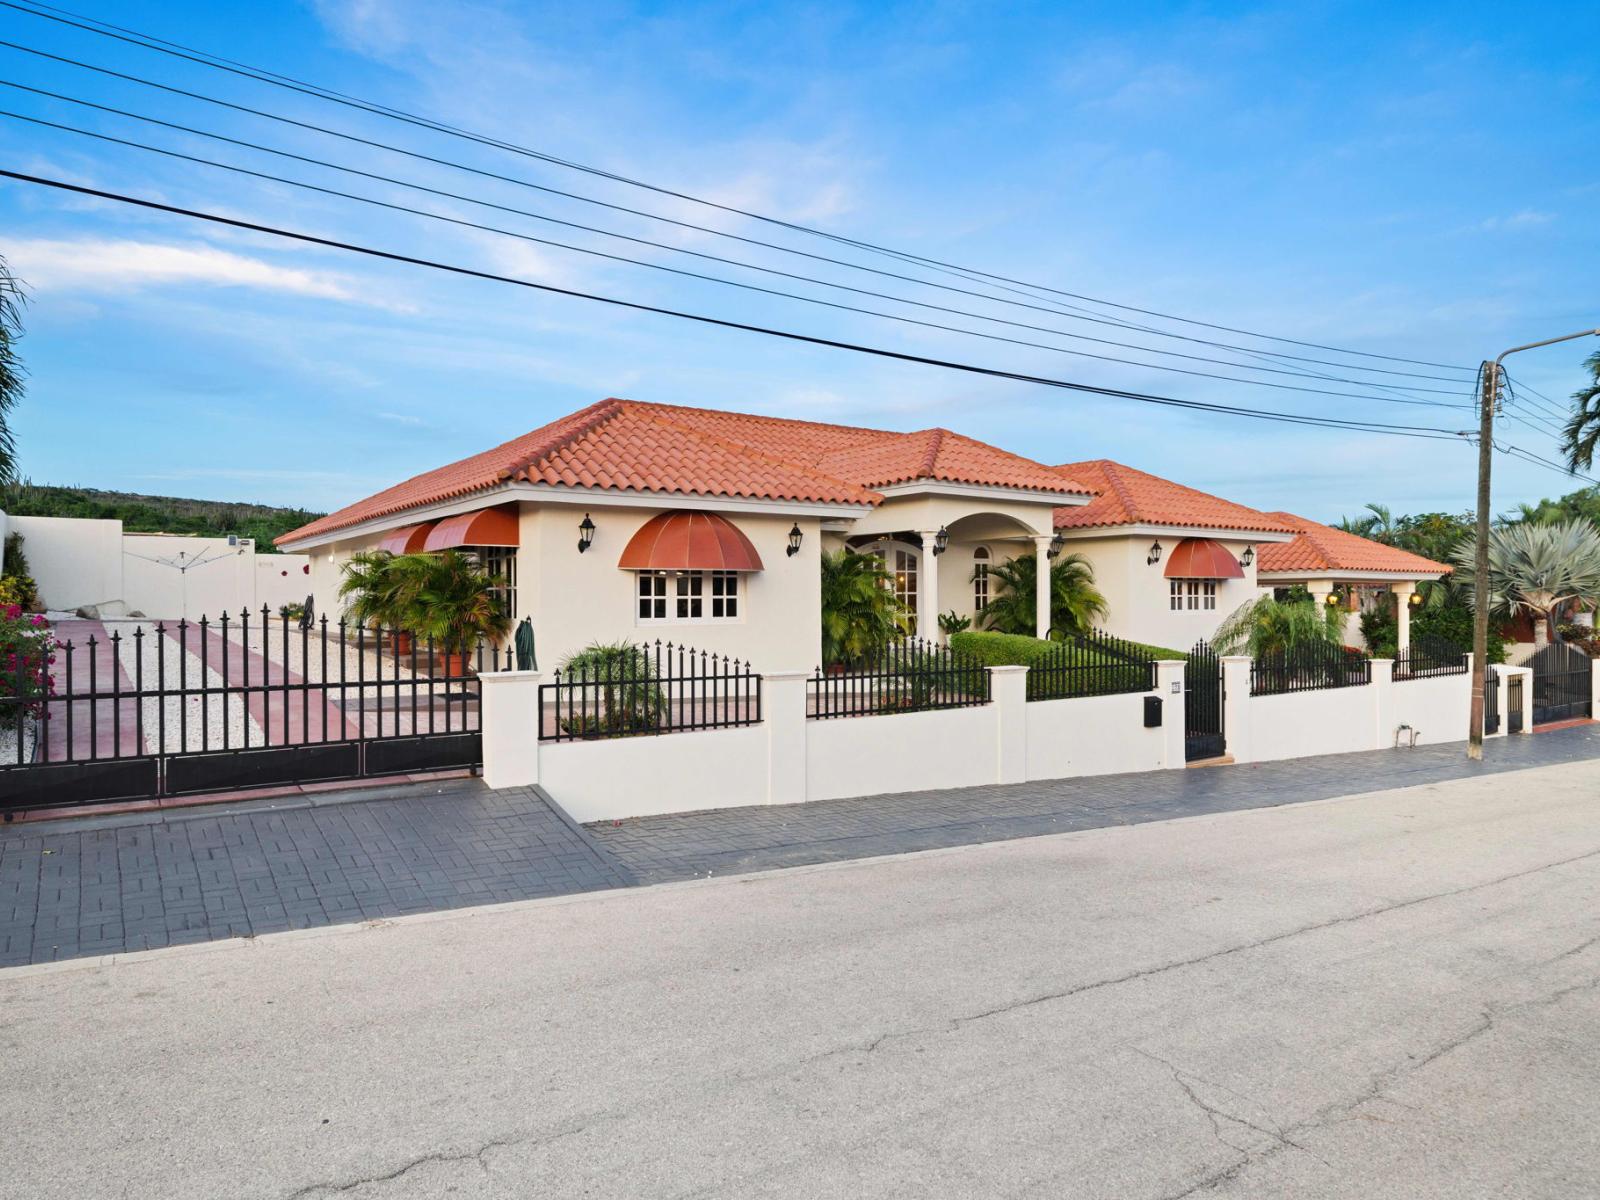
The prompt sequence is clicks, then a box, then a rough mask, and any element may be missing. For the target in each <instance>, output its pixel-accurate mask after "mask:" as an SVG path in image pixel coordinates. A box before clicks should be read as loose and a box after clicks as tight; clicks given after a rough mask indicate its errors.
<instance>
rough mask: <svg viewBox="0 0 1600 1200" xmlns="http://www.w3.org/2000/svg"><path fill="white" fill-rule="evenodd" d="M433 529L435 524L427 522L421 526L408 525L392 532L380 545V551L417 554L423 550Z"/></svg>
mask: <svg viewBox="0 0 1600 1200" xmlns="http://www.w3.org/2000/svg"><path fill="white" fill-rule="evenodd" d="M432 529H433V522H432V521H427V522H424V523H423V524H421V525H407V526H405V527H404V528H401V529H395V530H392V531H391V532H390V533H389V535H388V536H387V537H385V538H384V539H383V541H381V542H379V543H378V549H379V550H387V551H388V552H389V553H390V554H415V553H417V552H418V551H419V550H421V549H422V547H423V544H424V543H425V542H426V541H427V540H428V534H429V532H431V531H432Z"/></svg>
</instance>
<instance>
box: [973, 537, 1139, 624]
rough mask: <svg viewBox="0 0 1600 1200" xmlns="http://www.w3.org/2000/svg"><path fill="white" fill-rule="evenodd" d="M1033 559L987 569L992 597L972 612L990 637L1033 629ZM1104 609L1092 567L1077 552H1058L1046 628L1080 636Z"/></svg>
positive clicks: (1029, 556)
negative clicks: (976, 615)
mask: <svg viewBox="0 0 1600 1200" xmlns="http://www.w3.org/2000/svg"><path fill="white" fill-rule="evenodd" d="M1038 561H1039V560H1038V558H1037V557H1036V556H1035V555H1032V554H1027V555H1023V556H1022V557H1021V558H1012V559H1007V560H1006V561H1005V562H1003V563H996V564H995V565H994V566H991V567H990V568H989V583H990V586H991V587H993V588H995V589H996V591H995V593H994V597H993V598H992V599H991V600H990V601H989V603H987V604H985V605H984V606H983V608H982V609H980V610H979V612H978V623H979V624H980V625H982V626H983V628H985V629H987V630H990V631H992V632H994V633H1021V634H1034V633H1036V632H1037V631H1038V616H1037V610H1036V606H1035V599H1036V597H1037V596H1038V594H1039V590H1038V587H1037V584H1036V583H1035V581H1036V580H1037V579H1038V574H1039V568H1038V565H1037V564H1038ZM1109 611H1110V606H1109V605H1107V604H1106V598H1105V597H1104V596H1102V595H1101V594H1100V591H1099V589H1098V588H1096V587H1095V586H1094V567H1093V566H1091V565H1090V563H1089V560H1088V559H1086V558H1085V557H1084V556H1083V555H1081V554H1063V555H1061V556H1060V557H1059V558H1057V559H1056V560H1055V561H1054V562H1053V563H1052V564H1051V566H1050V628H1051V629H1052V630H1056V629H1060V630H1063V631H1065V632H1067V633H1085V632H1087V631H1088V630H1090V629H1092V628H1094V623H1095V621H1096V620H1098V619H1099V618H1101V617H1104V616H1105V615H1106V613H1108V612H1109Z"/></svg>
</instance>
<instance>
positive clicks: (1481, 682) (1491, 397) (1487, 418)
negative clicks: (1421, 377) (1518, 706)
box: [1467, 329, 1600, 759]
mask: <svg viewBox="0 0 1600 1200" xmlns="http://www.w3.org/2000/svg"><path fill="white" fill-rule="evenodd" d="M1582 337H1600V329H1581V330H1579V331H1578V332H1577V333H1565V334H1562V335H1561V336H1560V337H1553V338H1546V339H1545V340H1544V341H1542V342H1529V343H1528V344H1527V345H1526V346H1513V347H1511V349H1509V350H1507V351H1506V352H1505V353H1504V354H1502V355H1501V356H1500V357H1499V358H1497V359H1495V360H1494V361H1493V362H1486V363H1484V364H1483V394H1482V395H1481V396H1480V397H1479V398H1478V407H1479V410H1480V411H1479V413H1478V520H1477V530H1476V532H1477V535H1478V541H1477V545H1476V546H1474V547H1473V550H1472V569H1473V575H1474V578H1473V580H1472V610H1473V611H1472V708H1471V710H1470V715H1469V716H1468V718H1467V757H1468V758H1471V759H1481V758H1482V757H1483V709H1484V704H1483V698H1484V687H1485V684H1486V671H1485V663H1484V661H1483V660H1484V659H1485V658H1486V657H1488V654H1489V475H1490V470H1491V468H1492V466H1493V454H1494V406H1495V402H1496V401H1497V400H1498V399H1499V398H1500V371H1501V367H1500V364H1501V363H1503V362H1505V360H1506V359H1507V358H1509V357H1510V356H1511V355H1513V354H1520V353H1521V352H1522V351H1524V350H1537V349H1538V348H1539V347H1540V346H1554V345H1555V344H1556V343H1557V342H1571V341H1575V340H1577V339H1578V338H1582Z"/></svg>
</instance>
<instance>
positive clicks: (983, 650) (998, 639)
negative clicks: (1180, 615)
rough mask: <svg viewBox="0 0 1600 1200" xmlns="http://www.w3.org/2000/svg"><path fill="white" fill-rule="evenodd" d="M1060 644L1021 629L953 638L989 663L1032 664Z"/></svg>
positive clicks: (1166, 653)
mask: <svg viewBox="0 0 1600 1200" xmlns="http://www.w3.org/2000/svg"><path fill="white" fill-rule="evenodd" d="M1125 644H1126V645H1127V646H1128V648H1129V649H1130V650H1132V651H1134V652H1135V653H1143V654H1147V655H1149V656H1150V657H1151V658H1153V659H1157V660H1161V659H1182V660H1183V661H1185V662H1187V661H1188V659H1189V656H1188V654H1186V653H1185V652H1183V651H1182V650H1169V649H1167V648H1166V647H1165V646H1148V645H1145V644H1144V643H1142V642H1127V643H1125ZM1060 645H1061V643H1060V642H1056V641H1050V640H1048V639H1045V638H1036V637H1028V636H1027V635H1025V634H1021V633H987V632H976V631H972V632H967V633H958V634H954V635H953V636H952V637H951V638H950V648H951V649H952V650H954V651H956V652H957V653H960V654H965V655H968V656H970V657H972V658H975V659H977V660H978V661H979V662H981V663H982V664H983V665H984V666H986V667H1026V666H1031V665H1032V664H1033V661H1034V660H1035V659H1036V658H1038V657H1039V656H1040V655H1042V654H1048V653H1050V651H1052V650H1054V649H1057V648H1058V647H1059V646H1060ZM1108 661H1109V660H1108Z"/></svg>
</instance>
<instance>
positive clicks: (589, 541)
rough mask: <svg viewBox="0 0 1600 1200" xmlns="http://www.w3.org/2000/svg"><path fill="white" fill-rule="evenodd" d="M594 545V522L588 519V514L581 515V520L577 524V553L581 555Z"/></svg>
mask: <svg viewBox="0 0 1600 1200" xmlns="http://www.w3.org/2000/svg"><path fill="white" fill-rule="evenodd" d="M592 545H594V522H593V521H591V520H590V519H589V514H588V513H584V514H583V520H582V521H581V522H579V523H578V553H579V554H582V553H583V552H584V551H585V550H587V549H588V548H589V547H590V546H592Z"/></svg>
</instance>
